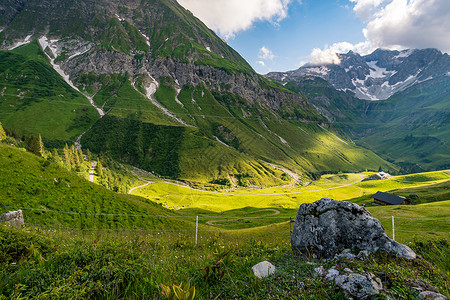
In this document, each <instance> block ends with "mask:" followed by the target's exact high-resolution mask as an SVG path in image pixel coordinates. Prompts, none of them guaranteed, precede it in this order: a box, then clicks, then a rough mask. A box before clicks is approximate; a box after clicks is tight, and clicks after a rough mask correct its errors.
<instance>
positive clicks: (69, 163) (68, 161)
mask: <svg viewBox="0 0 450 300" xmlns="http://www.w3.org/2000/svg"><path fill="white" fill-rule="evenodd" d="M63 152H64V162H65V163H66V165H67V168H68V169H69V170H71V169H72V159H71V157H70V150H69V146H67V144H66V145H65V146H64V149H63Z"/></svg>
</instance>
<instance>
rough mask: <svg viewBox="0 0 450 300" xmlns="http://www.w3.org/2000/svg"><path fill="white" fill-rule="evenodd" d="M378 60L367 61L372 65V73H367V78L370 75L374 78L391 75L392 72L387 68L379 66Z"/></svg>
mask: <svg viewBox="0 0 450 300" xmlns="http://www.w3.org/2000/svg"><path fill="white" fill-rule="evenodd" d="M377 63H378V61H376V60H375V61H369V62H367V65H369V67H370V74H369V75H367V77H366V79H367V78H369V77H372V78H384V77H386V76H387V75H390V74H391V72H388V71H387V70H386V68H380V67H379V66H377Z"/></svg>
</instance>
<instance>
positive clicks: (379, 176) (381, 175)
mask: <svg viewBox="0 0 450 300" xmlns="http://www.w3.org/2000/svg"><path fill="white" fill-rule="evenodd" d="M391 177H392V176H391V174H389V173H385V172H378V173H376V174H373V175H370V176H369V177H368V178H367V179H368V180H383V179H389V178H391Z"/></svg>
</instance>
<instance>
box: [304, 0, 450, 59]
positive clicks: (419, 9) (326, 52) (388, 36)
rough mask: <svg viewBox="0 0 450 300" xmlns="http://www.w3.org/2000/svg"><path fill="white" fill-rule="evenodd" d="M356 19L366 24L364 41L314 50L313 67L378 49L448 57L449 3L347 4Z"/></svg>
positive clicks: (392, 0)
mask: <svg viewBox="0 0 450 300" xmlns="http://www.w3.org/2000/svg"><path fill="white" fill-rule="evenodd" d="M349 1H350V2H353V3H355V6H354V7H353V10H354V12H355V13H356V15H357V16H358V17H359V18H361V20H363V21H364V22H365V23H366V27H365V28H364V29H363V34H364V37H365V39H366V40H365V41H364V42H361V43H358V44H351V43H347V42H340V43H335V44H333V45H331V46H325V47H324V49H319V48H315V49H313V51H312V52H311V55H310V57H309V58H310V63H312V64H339V63H340V59H339V56H338V55H337V54H336V53H346V52H348V51H350V50H352V51H355V52H358V53H360V54H363V55H364V54H368V53H370V52H372V51H373V50H375V49H377V48H384V49H392V50H394V49H395V50H402V49H407V48H419V49H421V48H422V49H423V48H438V49H439V50H441V51H443V52H447V53H450V1H449V0H349Z"/></svg>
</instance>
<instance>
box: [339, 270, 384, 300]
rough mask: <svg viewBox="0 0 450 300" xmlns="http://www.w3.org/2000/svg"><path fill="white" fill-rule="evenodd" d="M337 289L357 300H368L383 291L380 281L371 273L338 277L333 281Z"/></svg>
mask: <svg viewBox="0 0 450 300" xmlns="http://www.w3.org/2000/svg"><path fill="white" fill-rule="evenodd" d="M335 283H336V285H337V286H338V287H340V288H341V289H343V290H344V291H345V292H346V293H347V294H349V295H350V296H352V297H355V298H357V299H370V298H371V297H373V296H375V295H377V294H379V293H380V291H381V290H382V289H383V284H382V283H381V280H380V279H379V278H377V277H375V275H373V274H372V273H363V274H355V273H352V274H350V275H339V276H337V277H336V279H335Z"/></svg>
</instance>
